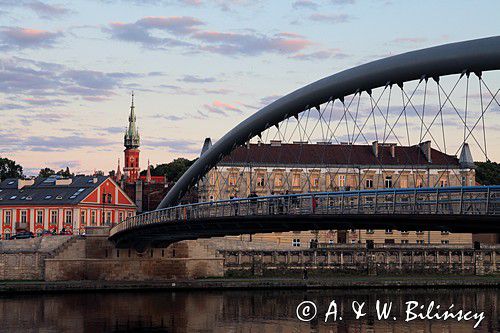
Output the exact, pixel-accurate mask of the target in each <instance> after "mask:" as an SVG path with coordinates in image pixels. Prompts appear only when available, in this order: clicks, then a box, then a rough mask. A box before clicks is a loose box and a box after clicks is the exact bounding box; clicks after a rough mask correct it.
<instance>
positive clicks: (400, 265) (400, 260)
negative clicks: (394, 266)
mask: <svg viewBox="0 0 500 333" xmlns="http://www.w3.org/2000/svg"><path fill="white" fill-rule="evenodd" d="M398 260H399V266H398V268H399V269H400V270H402V269H403V251H399V252H398Z"/></svg>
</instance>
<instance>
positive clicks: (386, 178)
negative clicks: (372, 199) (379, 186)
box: [384, 176, 392, 188]
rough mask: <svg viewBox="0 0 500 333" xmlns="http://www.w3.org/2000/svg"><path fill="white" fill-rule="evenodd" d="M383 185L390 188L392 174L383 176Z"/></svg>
mask: <svg viewBox="0 0 500 333" xmlns="http://www.w3.org/2000/svg"><path fill="white" fill-rule="evenodd" d="M384 187H385V188H392V176H385V180H384Z"/></svg>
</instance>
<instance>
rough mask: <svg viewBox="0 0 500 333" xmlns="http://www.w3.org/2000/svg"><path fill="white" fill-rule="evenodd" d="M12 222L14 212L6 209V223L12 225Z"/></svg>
mask: <svg viewBox="0 0 500 333" xmlns="http://www.w3.org/2000/svg"><path fill="white" fill-rule="evenodd" d="M11 222H12V212H11V211H10V210H7V211H5V225H10V223H11Z"/></svg>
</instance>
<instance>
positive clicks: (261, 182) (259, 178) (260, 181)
mask: <svg viewBox="0 0 500 333" xmlns="http://www.w3.org/2000/svg"><path fill="white" fill-rule="evenodd" d="M265 185H266V179H265V176H264V174H262V173H259V174H258V175H257V187H264V186H265Z"/></svg>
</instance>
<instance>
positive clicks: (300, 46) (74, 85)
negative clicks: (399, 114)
mask: <svg viewBox="0 0 500 333" xmlns="http://www.w3.org/2000/svg"><path fill="white" fill-rule="evenodd" d="M499 11H500V2H498V1H457V0H454V1H424V0H422V1H386V0H364V1H362V0H295V1H293V0H292V1H282V0H273V1H261V0H251V1H250V0H249V1H247V0H233V1H226V0H211V1H208V0H142V1H140V0H103V1H97V0H85V1H58V0H56V1H49V0H0V115H1V118H0V119H1V120H0V155H1V156H2V157H4V156H5V157H8V158H11V159H15V160H16V161H17V162H18V163H20V164H21V165H22V166H23V167H24V169H25V171H26V173H27V174H37V173H38V170H40V169H41V168H43V167H46V166H48V167H51V168H53V169H60V168H64V167H66V166H69V167H70V168H71V169H72V171H75V172H81V173H90V172H93V171H94V170H104V171H106V172H107V171H109V170H112V169H116V164H117V159H118V158H122V156H123V149H124V148H123V134H124V130H125V127H126V125H127V118H128V113H129V106H130V94H131V91H135V96H136V97H135V104H136V113H137V121H138V124H139V131H140V134H141V141H142V142H141V167H142V168H143V169H144V168H145V167H146V165H147V161H148V160H150V161H151V163H152V164H159V163H165V162H169V161H171V160H172V159H174V158H177V157H187V158H194V157H196V156H197V155H198V154H199V151H200V149H201V146H202V144H203V140H204V138H205V137H212V138H213V139H214V140H216V139H217V138H220V137H221V136H222V135H223V134H225V133H226V132H227V131H229V130H230V129H231V128H233V127H234V126H235V125H237V124H238V123H239V122H240V121H242V120H243V119H245V118H246V117H248V116H250V115H251V114H252V113H254V112H255V111H256V110H258V109H259V108H261V107H263V106H265V105H267V104H268V103H270V102H272V101H273V100H275V99H276V98H278V97H279V96H283V95H285V94H287V93H289V92H291V91H293V90H295V89H297V88H299V87H301V86H304V85H306V84H308V83H311V82H313V81H316V80H318V79H321V78H323V77H325V76H328V75H331V74H334V73H336V72H339V71H341V70H344V69H347V68H350V67H354V66H357V65H360V64H362V63H366V62H368V61H371V60H375V59H379V58H383V57H386V56H390V55H395V54H399V53H403V52H407V51H411V50H416V49H420V48H425V47H429V46H434V45H440V44H444V43H449V42H455V41H463V40H468V39H474V38H482V37H489V36H494V35H498V34H499V32H500V31H499V30H500V26H499V25H498V17H497V16H498V12H499ZM497 82H498V81H497ZM497 87H498V86H497ZM497 113H498V112H497ZM492 117H493V118H491V119H493V120H494V121H493V122H494V123H497V122H496V120H499V119H498V118H496V116H495V115H493V116H492ZM492 130H493V131H496V128H495V127H493V129H492ZM495 137H496V136H495ZM490 155H491V156H492V159H493V160H497V161H498V160H500V148H497V147H495V146H494V145H492V147H490ZM122 160H123V158H122Z"/></svg>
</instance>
